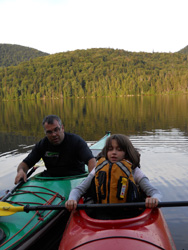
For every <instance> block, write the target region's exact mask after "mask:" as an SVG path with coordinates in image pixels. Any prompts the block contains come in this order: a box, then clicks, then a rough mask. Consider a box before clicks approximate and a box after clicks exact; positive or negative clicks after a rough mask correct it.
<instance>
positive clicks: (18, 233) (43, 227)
mask: <svg viewBox="0 0 188 250" xmlns="http://www.w3.org/2000/svg"><path fill="white" fill-rule="evenodd" d="M109 135H110V133H109V132H108V133H107V134H106V135H105V136H104V137H103V138H101V139H100V140H99V141H98V142H96V143H94V144H93V145H91V146H90V148H91V150H92V151H93V154H94V155H95V156H96V154H97V153H98V152H100V151H101V149H102V148H103V146H104V143H105V141H106V138H107V137H108V136H109ZM87 174H88V173H86V174H82V175H77V176H69V177H42V176H41V174H40V173H39V174H36V175H34V176H32V177H31V178H30V179H28V181H27V182H26V183H23V184H21V185H19V186H18V187H17V188H14V189H13V191H12V192H11V193H10V194H9V195H5V196H4V197H3V198H2V199H1V201H0V203H1V204H0V206H2V205H3V204H6V205H7V204H10V206H14V207H15V208H16V207H20V206H27V205H29V206H45V205H52V206H53V205H62V204H64V203H65V201H66V200H67V198H68V196H69V193H70V191H71V189H73V188H74V187H75V186H77V185H78V184H80V183H81V182H82V181H83V179H84V178H85V177H86V176H87ZM0 215H1V217H0V249H3V250H5V249H17V250H18V249H20V250H21V249H22V250H23V249H24V250H26V249H34V248H35V249H56V247H57V246H58V243H59V240H60V239H61V236H62V233H63V230H64V228H65V225H66V222H67V220H68V218H69V212H68V211H67V210H66V209H62V210H53V209H52V210H44V211H43V210H40V211H37V210H36V211H29V212H28V213H26V212H24V211H23V212H13V213H12V214H10V213H9V212H7V214H6V211H5V215H4V214H3V212H2V208H0ZM6 215H9V216H6Z"/></svg>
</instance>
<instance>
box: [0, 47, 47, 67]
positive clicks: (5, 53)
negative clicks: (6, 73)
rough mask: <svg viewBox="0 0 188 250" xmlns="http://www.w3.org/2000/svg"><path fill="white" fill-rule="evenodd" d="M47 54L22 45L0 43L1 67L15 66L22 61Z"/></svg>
mask: <svg viewBox="0 0 188 250" xmlns="http://www.w3.org/2000/svg"><path fill="white" fill-rule="evenodd" d="M47 55H49V54H47V53H44V52H42V51H39V50H36V49H33V48H29V47H25V46H21V45H16V44H0V67H8V66H15V65H18V64H19V63H21V62H25V61H29V60H30V59H34V58H36V57H40V56H47Z"/></svg>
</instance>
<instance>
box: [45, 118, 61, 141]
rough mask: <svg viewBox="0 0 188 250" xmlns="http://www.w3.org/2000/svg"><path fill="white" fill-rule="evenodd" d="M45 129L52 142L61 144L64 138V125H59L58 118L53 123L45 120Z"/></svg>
mask: <svg viewBox="0 0 188 250" xmlns="http://www.w3.org/2000/svg"><path fill="white" fill-rule="evenodd" d="M44 131H45V134H46V136H47V138H48V140H49V142H50V143H52V144H53V145H59V144H60V143H61V142H62V141H63V139H64V127H63V125H61V126H60V125H59V123H58V121H57V120H54V122H53V124H48V123H47V122H45V124H44Z"/></svg>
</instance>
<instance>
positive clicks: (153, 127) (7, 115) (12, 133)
mask: <svg viewBox="0 0 188 250" xmlns="http://www.w3.org/2000/svg"><path fill="white" fill-rule="evenodd" d="M187 111H188V96H187V95H181V96H180V95H177V96H152V97H120V98H110V97H108V98H97V99H95V98H87V99H66V100H46V101H27V102H26V101H25V102H23V101H22V102H0V118H1V119H0V140H1V143H0V194H1V195H2V194H4V191H5V190H7V189H9V188H12V187H13V186H14V177H15V174H16V168H17V165H18V164H19V162H20V161H21V160H22V159H23V158H24V157H25V156H26V155H27V153H28V152H29V151H30V150H31V148H32V146H33V144H35V143H36V142H37V141H38V140H39V139H40V138H42V137H43V136H44V132H43V128H42V125H41V123H42V119H43V118H44V116H46V115H48V114H57V115H58V116H60V117H61V118H62V121H63V123H64V125H65V130H66V131H67V132H73V133H76V134H79V135H81V136H82V137H83V138H84V139H85V140H86V141H96V140H98V139H100V138H101V137H102V136H103V135H104V134H105V132H106V131H111V132H112V133H123V134H126V135H128V136H129V137H130V139H131V141H132V142H133V145H134V146H135V147H136V148H138V149H139V151H140V153H141V167H142V170H143V171H144V172H145V174H146V175H147V176H148V177H149V179H150V181H151V182H152V184H153V185H155V186H156V187H157V188H158V189H159V190H160V191H161V192H162V194H163V201H182V200H188V115H187ZM162 211H163V214H164V216H165V218H166V221H167V223H168V226H169V228H170V231H171V234H172V236H173V239H174V241H175V244H176V247H177V249H178V250H182V249H184V250H187V249H188V237H187V236H188V207H179V208H163V209H162Z"/></svg>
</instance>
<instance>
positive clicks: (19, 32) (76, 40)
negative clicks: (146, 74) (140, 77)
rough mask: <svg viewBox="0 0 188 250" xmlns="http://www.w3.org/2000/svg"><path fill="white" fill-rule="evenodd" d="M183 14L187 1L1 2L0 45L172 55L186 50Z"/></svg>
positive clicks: (187, 20) (187, 36)
mask: <svg viewBox="0 0 188 250" xmlns="http://www.w3.org/2000/svg"><path fill="white" fill-rule="evenodd" d="M187 9H188V1H187V0H0V43H1V44H18V45H22V46H26V47H30V48H34V49H37V50H40V51H43V52H47V53H49V54H55V53H59V52H66V51H74V50H77V49H90V48H113V49H123V50H126V51H131V52H167V53H169V52H172V53H173V52H177V51H179V50H180V49H182V48H184V47H186V46H187V45H188V32H187V28H188V27H187V26H188V12H187Z"/></svg>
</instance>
